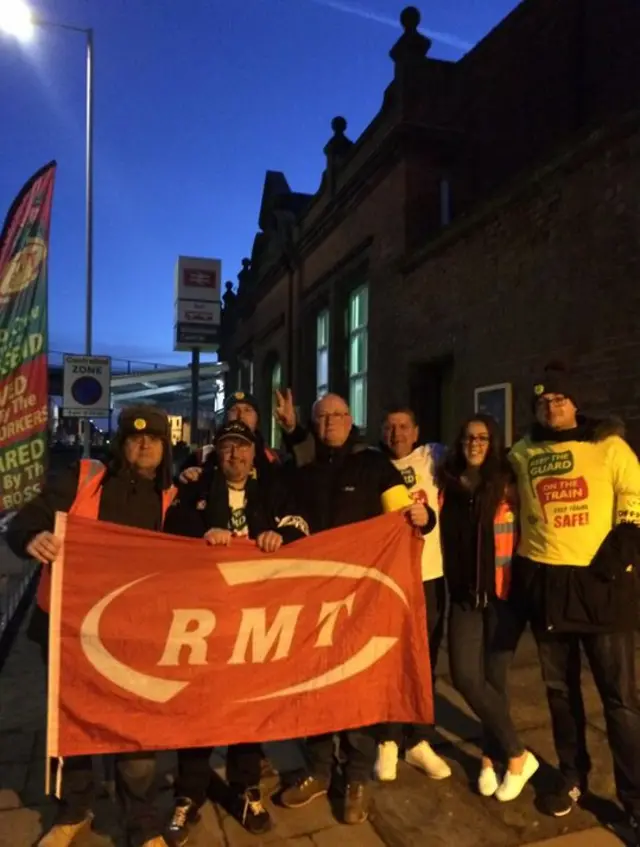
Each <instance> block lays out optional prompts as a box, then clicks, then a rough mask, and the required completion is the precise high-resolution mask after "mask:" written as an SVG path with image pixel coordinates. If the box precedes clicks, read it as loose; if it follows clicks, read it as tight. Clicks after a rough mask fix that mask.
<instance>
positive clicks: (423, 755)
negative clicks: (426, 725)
mask: <svg viewBox="0 0 640 847" xmlns="http://www.w3.org/2000/svg"><path fill="white" fill-rule="evenodd" d="M404 759H405V762H406V763H407V764H408V765H413V767H414V768H419V769H420V770H421V771H424V772H425V773H426V775H427V776H430V777H431V779H447V777H450V776H451V768H450V767H449V765H448V764H447V763H446V762H445V760H444V759H442V758H441V757H440V756H438V754H437V753H436V751H435V750H434V749H433V747H432V746H431V745H430V744H429V742H428V741H421V742H420V744H416V746H415V747H412V748H411V749H410V750H407V753H406V755H405V757H404Z"/></svg>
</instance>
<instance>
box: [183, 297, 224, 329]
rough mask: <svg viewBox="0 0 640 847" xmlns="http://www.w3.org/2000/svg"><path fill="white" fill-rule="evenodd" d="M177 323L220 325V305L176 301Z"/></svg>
mask: <svg viewBox="0 0 640 847" xmlns="http://www.w3.org/2000/svg"><path fill="white" fill-rule="evenodd" d="M178 323H179V324H192V325H193V324H201V325H203V326H219V325H220V303H219V302H218V303H209V302H207V301H203V300H178Z"/></svg>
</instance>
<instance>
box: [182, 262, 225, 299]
mask: <svg viewBox="0 0 640 847" xmlns="http://www.w3.org/2000/svg"><path fill="white" fill-rule="evenodd" d="M220 274H221V262H220V259H196V258H193V257H191V256H178V263H177V265H176V292H175V294H176V296H175V299H176V300H207V301H209V302H214V303H215V302H219V301H220Z"/></svg>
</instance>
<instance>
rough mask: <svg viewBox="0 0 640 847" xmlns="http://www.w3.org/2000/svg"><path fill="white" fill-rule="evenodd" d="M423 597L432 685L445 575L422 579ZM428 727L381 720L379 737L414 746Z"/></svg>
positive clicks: (444, 603) (424, 737)
mask: <svg viewBox="0 0 640 847" xmlns="http://www.w3.org/2000/svg"><path fill="white" fill-rule="evenodd" d="M422 587H423V589H424V601H425V605H426V608H427V633H428V637H429V658H430V660H431V684H432V685H433V687H434V689H435V678H436V667H437V664H438V655H439V653H440V646H441V645H442V638H443V635H444V621H445V612H446V607H447V592H446V588H445V581H444V577H439V578H438V579H430V580H428V581H427V582H423V584H422ZM429 729H430V727H428V726H425V725H424V724H401V723H387V724H380V725H379V727H378V728H377V736H378V740H379V741H382V742H384V741H395V742H396V744H397V745H398V746H399V747H401V746H402V745H403V743H404V744H406V746H407V747H414V746H415V745H416V744H419V743H420V742H421V741H426V740H427V738H428V737H429Z"/></svg>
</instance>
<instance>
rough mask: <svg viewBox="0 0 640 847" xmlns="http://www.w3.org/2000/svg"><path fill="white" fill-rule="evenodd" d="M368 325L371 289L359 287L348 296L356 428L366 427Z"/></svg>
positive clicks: (351, 388)
mask: <svg viewBox="0 0 640 847" xmlns="http://www.w3.org/2000/svg"><path fill="white" fill-rule="evenodd" d="M368 322H369V288H368V286H366V285H363V286H361V287H360V288H357V289H356V290H355V291H354V292H353V293H352V294H351V296H350V297H349V310H348V324H347V332H348V358H349V406H350V407H351V415H352V416H353V421H354V423H355V424H356V426H361V427H365V426H366V425H367V362H368V333H367V325H368Z"/></svg>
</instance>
